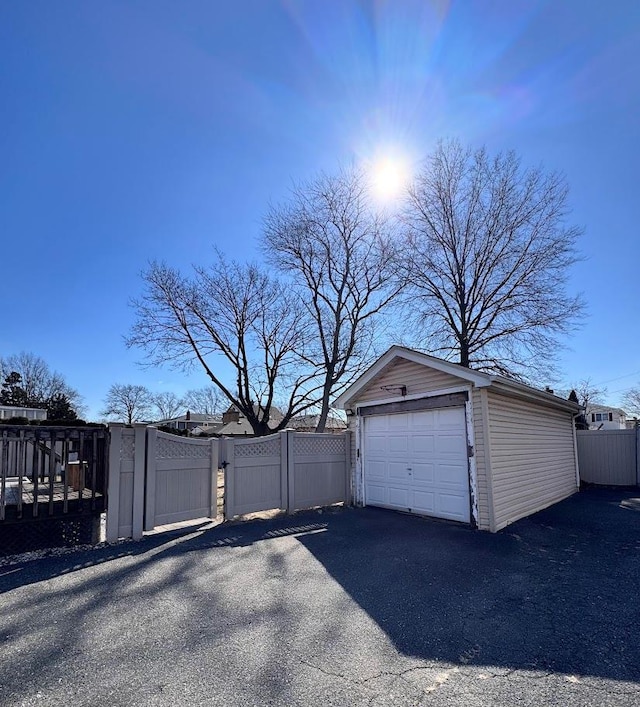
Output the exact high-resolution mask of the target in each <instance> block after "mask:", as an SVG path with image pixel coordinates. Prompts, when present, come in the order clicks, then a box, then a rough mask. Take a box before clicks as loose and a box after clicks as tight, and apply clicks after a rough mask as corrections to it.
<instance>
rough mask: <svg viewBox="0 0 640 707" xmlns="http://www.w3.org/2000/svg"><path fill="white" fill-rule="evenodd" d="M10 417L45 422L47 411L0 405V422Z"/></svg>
mask: <svg viewBox="0 0 640 707" xmlns="http://www.w3.org/2000/svg"><path fill="white" fill-rule="evenodd" d="M12 417H26V418H27V420H46V419H47V411H46V410H41V409H40V408H21V407H13V406H11V405H0V420H9V419H10V418H12Z"/></svg>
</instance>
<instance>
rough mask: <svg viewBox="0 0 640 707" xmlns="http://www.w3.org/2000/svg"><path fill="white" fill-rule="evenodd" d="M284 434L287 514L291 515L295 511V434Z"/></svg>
mask: <svg viewBox="0 0 640 707" xmlns="http://www.w3.org/2000/svg"><path fill="white" fill-rule="evenodd" d="M284 434H285V435H286V441H287V445H286V446H287V513H293V512H294V511H295V510H296V484H295V477H296V460H295V456H294V446H293V438H294V435H295V432H293V431H291V430H287V431H286V432H285V433H284Z"/></svg>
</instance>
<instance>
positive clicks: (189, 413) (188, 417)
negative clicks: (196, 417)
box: [186, 410, 191, 422]
mask: <svg viewBox="0 0 640 707" xmlns="http://www.w3.org/2000/svg"><path fill="white" fill-rule="evenodd" d="M186 417H187V422H189V420H190V419H191V411H190V410H187V415H186Z"/></svg>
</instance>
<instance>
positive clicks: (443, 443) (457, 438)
mask: <svg viewBox="0 0 640 707" xmlns="http://www.w3.org/2000/svg"><path fill="white" fill-rule="evenodd" d="M466 446H467V443H466V441H465V436H464V435H463V434H459V433H458V434H455V433H452V432H441V433H440V434H438V435H437V436H436V437H435V452H436V453H437V454H455V455H459V454H460V453H461V452H466Z"/></svg>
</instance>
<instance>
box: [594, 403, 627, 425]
mask: <svg viewBox="0 0 640 707" xmlns="http://www.w3.org/2000/svg"><path fill="white" fill-rule="evenodd" d="M585 417H586V418H587V423H588V424H589V429H590V430H624V429H626V427H627V426H626V424H625V423H626V420H627V414H626V413H625V411H624V410H621V409H620V408H612V407H608V406H607V405H595V404H591V405H587V408H586V410H585Z"/></svg>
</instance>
